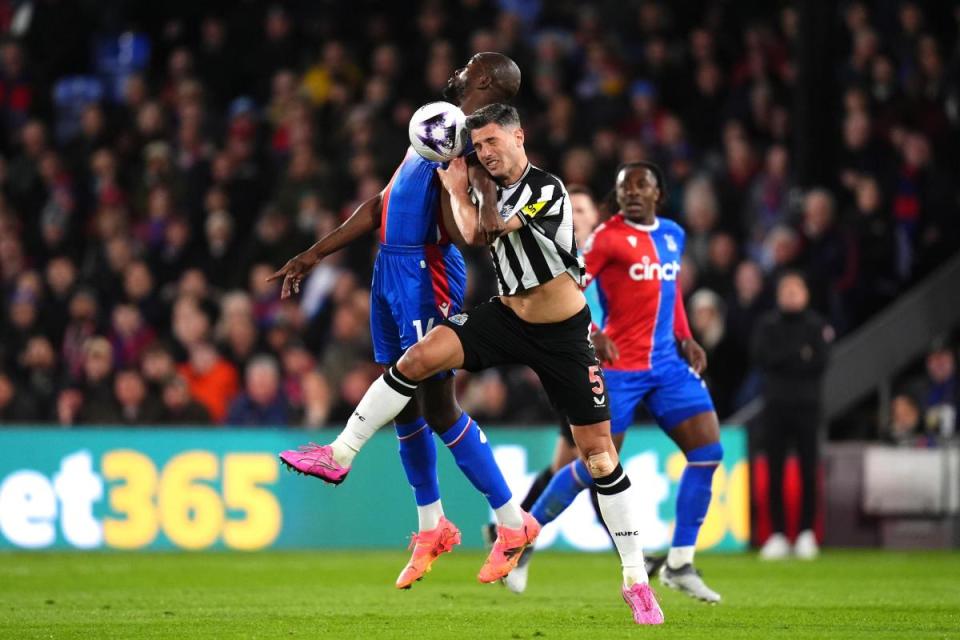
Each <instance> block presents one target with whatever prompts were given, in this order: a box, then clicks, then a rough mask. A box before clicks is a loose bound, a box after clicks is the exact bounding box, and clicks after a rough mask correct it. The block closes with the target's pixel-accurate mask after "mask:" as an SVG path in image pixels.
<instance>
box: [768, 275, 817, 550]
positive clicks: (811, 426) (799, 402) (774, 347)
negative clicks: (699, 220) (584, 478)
mask: <svg viewBox="0 0 960 640" xmlns="http://www.w3.org/2000/svg"><path fill="white" fill-rule="evenodd" d="M809 305H810V294H809V290H808V288H807V283H806V281H805V280H804V279H803V277H802V276H800V275H799V274H798V273H786V274H784V275H782V276H781V277H780V280H779V282H778V283H777V309H776V310H775V311H771V312H769V313H768V314H767V315H765V316H764V317H763V318H762V319H761V320H760V323H759V325H758V327H757V330H756V335H755V339H754V343H753V360H754V363H755V364H756V366H757V367H758V368H759V369H760V372H761V375H762V378H763V400H764V409H763V418H762V420H763V433H764V440H765V449H766V452H767V463H768V465H769V469H770V495H769V501H770V518H771V520H772V523H771V524H772V528H773V534H772V535H771V536H770V538H769V539H767V541H766V542H765V543H764V545H763V549H761V552H760V555H761V557H762V558H764V559H770V560H776V559H780V558H783V557H785V556H787V555H788V554H789V553H790V544H789V542H788V541H787V538H786V535H785V532H786V519H785V516H784V509H783V469H784V462H785V460H786V457H787V450H788V448H789V447H790V446H791V445H793V446H795V447H796V453H797V457H798V458H799V461H800V473H801V477H802V479H803V508H802V511H801V516H800V535H799V536H798V537H797V540H796V542H795V544H794V546H793V551H794V553H796V554H797V556H799V557H801V558H805V559H812V558H814V557H816V556H817V553H818V548H817V541H816V537H815V535H814V533H813V522H814V517H815V516H816V513H817V473H818V468H819V467H818V465H819V449H820V419H821V418H820V382H821V377H822V375H823V370H824V368H825V367H826V364H827V356H828V351H829V343H830V341H831V340H832V338H833V336H832V330H831V329H830V327H829V325H827V324H826V322H824V320H823V319H822V318H821V317H820V316H819V315H818V314H816V313H815V312H813V311H811V310H810V308H809Z"/></svg>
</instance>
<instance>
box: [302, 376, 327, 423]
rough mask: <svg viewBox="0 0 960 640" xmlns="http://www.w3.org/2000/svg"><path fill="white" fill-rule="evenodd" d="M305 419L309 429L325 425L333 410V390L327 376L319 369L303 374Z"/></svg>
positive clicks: (303, 420) (304, 421) (303, 421)
mask: <svg viewBox="0 0 960 640" xmlns="http://www.w3.org/2000/svg"><path fill="white" fill-rule="evenodd" d="M301 386H302V387H303V419H302V422H301V424H302V425H303V426H304V427H306V428H307V429H317V428H319V427H325V426H327V424H328V421H329V419H330V414H331V412H332V410H333V390H332V389H331V388H330V383H329V382H327V379H326V377H325V376H324V375H323V374H322V373H320V372H319V371H310V372H309V373H307V374H306V375H304V376H303V381H302V382H301Z"/></svg>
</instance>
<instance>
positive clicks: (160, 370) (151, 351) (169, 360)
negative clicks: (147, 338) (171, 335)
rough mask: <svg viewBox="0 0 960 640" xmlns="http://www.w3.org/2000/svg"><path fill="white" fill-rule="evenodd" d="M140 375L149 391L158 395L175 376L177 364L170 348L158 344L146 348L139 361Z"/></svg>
mask: <svg viewBox="0 0 960 640" xmlns="http://www.w3.org/2000/svg"><path fill="white" fill-rule="evenodd" d="M140 373H141V375H143V380H144V382H146V384H147V388H148V389H149V391H150V392H151V393H153V394H154V395H159V394H160V393H161V391H162V390H163V388H164V386H165V385H166V383H167V382H168V381H169V380H170V379H171V378H173V377H174V376H176V375H177V363H176V361H174V359H173V353H171V351H170V348H169V347H167V346H166V345H164V344H162V343H160V342H154V343H152V344H151V345H150V346H148V347H147V348H146V349H145V350H144V351H143V357H142V358H141V360H140Z"/></svg>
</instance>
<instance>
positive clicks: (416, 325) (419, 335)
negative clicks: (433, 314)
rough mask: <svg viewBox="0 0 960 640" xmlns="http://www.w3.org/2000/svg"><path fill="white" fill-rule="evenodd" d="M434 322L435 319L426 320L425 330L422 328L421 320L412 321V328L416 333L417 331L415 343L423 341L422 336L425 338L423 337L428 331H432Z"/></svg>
mask: <svg viewBox="0 0 960 640" xmlns="http://www.w3.org/2000/svg"><path fill="white" fill-rule="evenodd" d="M434 320H435V318H428V319H427V328H426V329H424V328H423V320H414V321H413V328H414V329H416V331H417V342H419V341H420V340H423V336H425V335H427V334H428V333H430V330H431V329H433V321H434Z"/></svg>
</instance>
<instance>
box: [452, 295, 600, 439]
mask: <svg viewBox="0 0 960 640" xmlns="http://www.w3.org/2000/svg"><path fill="white" fill-rule="evenodd" d="M444 324H445V325H446V326H448V327H450V328H451V329H453V331H454V332H456V334H457V336H458V337H459V338H460V343H461V344H462V345H463V355H464V357H463V368H464V369H466V370H467V371H481V370H483V369H489V368H490V367H498V366H502V365H508V364H525V365H527V366H528V367H530V368H531V369H533V371H534V372H535V373H536V374H537V375H538V376H539V377H540V382H541V383H542V384H543V389H544V391H546V392H547V396H549V398H550V401H551V402H552V403H553V404H554V406H556V407H557V408H558V409H559V410H560V413H561V414H562V415H563V416H565V417H566V418H567V420H569V421H570V424H572V425H574V426H583V425H589V424H594V423H597V422H603V421H605V420H609V419H610V409H609V406H608V402H607V389H606V384H605V382H604V379H603V371H602V370H601V369H600V363H599V361H598V360H597V353H596V351H595V350H594V348H593V343H592V342H591V341H590V309H589V308H588V307H584V308H583V310H582V311H580V312H579V313H577V314H576V315H574V316H572V317H570V318H567V319H566V320H564V321H563V322H552V323H546V324H534V323H530V322H526V321H524V320H522V319H521V318H520V317H519V316H518V315H517V314H515V313H514V312H513V311H512V310H511V309H510V308H509V307H507V306H506V305H505V304H503V303H502V302H500V299H499V298H494V299H492V300H490V301H489V302H485V303H483V304H480V305H478V306H476V307H474V308H473V309H471V310H470V311H467V312H465V313H458V314H457V315H455V316H451V317H449V318H447V320H445V321H444Z"/></svg>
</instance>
